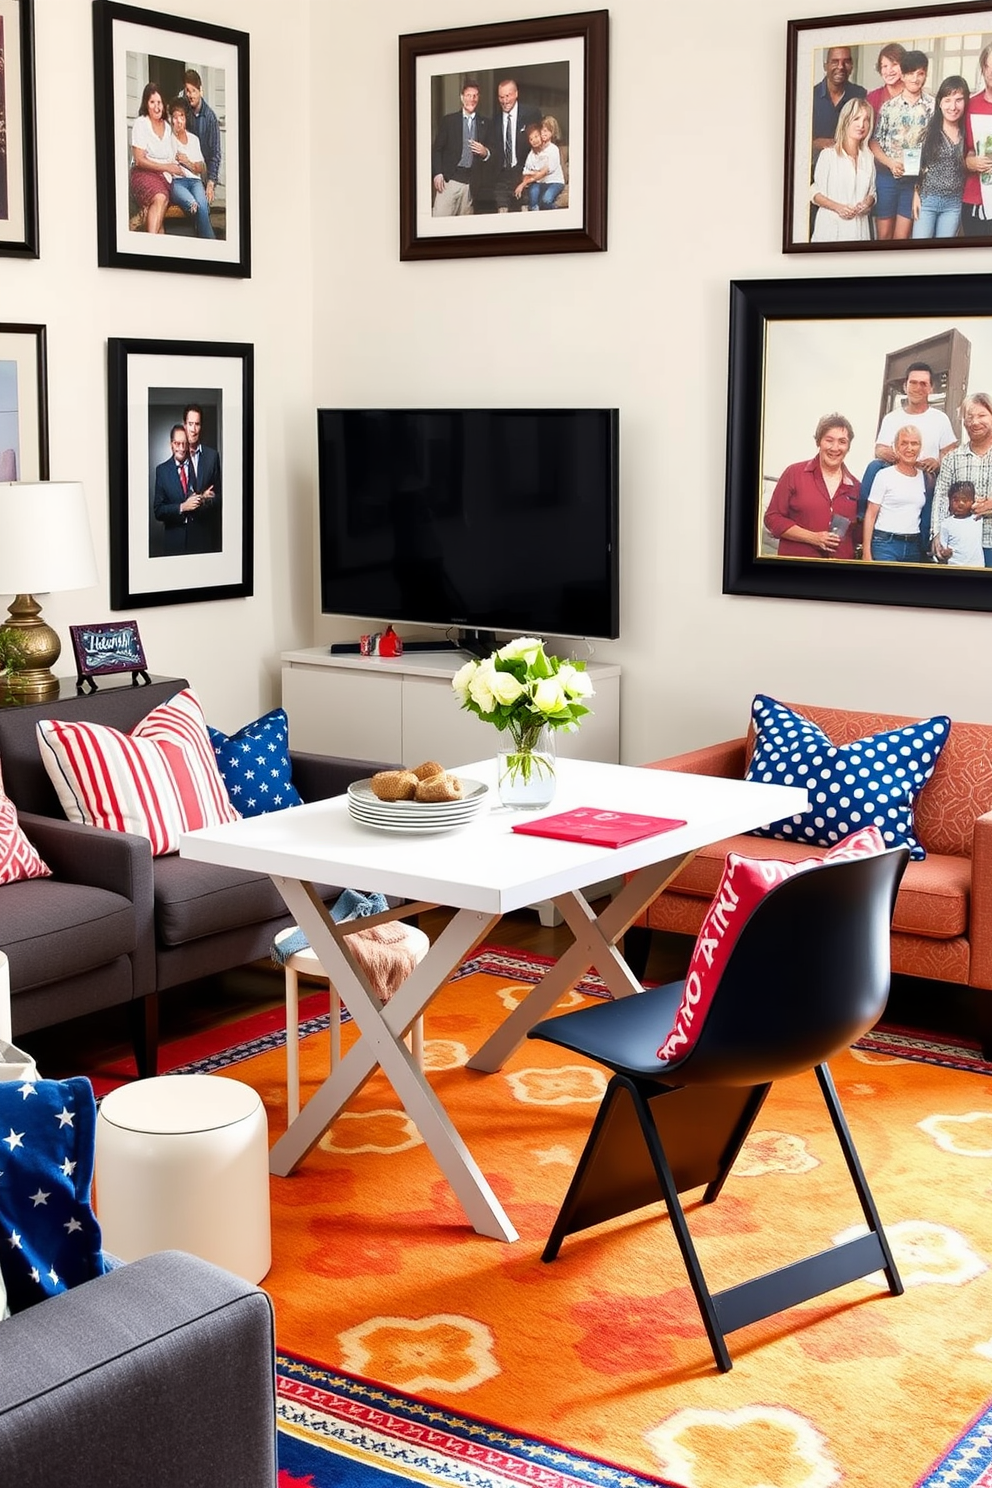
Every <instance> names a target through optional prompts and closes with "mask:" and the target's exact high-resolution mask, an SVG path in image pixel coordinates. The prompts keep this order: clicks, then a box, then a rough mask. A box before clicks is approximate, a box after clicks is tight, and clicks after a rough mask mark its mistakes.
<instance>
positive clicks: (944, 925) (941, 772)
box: [641, 703, 992, 990]
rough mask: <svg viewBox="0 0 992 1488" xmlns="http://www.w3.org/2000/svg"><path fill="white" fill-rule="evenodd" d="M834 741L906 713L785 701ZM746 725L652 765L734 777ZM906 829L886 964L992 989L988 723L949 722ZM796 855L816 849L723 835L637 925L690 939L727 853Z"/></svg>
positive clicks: (743, 763) (743, 757)
mask: <svg viewBox="0 0 992 1488" xmlns="http://www.w3.org/2000/svg"><path fill="white" fill-rule="evenodd" d="M787 706H788V707H790V708H793V709H794V710H795V711H796V712H797V713H801V714H803V715H804V716H805V717H806V718H809V719H812V721H813V722H814V723H816V724H818V725H819V727H820V728H821V729H822V730H823V732H824V733H825V734H826V735H827V737H828V738H829V739H830V740H831V742H832V743H834V744H851V743H853V742H854V740H855V739H861V738H864V737H865V736H866V735H868V734H877V733H880V732H882V731H883V730H885V729H892V728H902V727H903V726H904V725H905V724H907V723H915V722H917V721H918V720H917V719H914V718H903V717H897V716H895V715H894V714H889V713H860V712H852V711H848V710H846V709H842V708H819V707H809V706H807V705H806V704H804V703H789V704H787ZM752 744H753V730H751V729H749V730H748V733H747V735H746V736H744V737H741V738H740V739H730V740H728V741H727V742H726V743H723V744H711V745H709V746H708V747H706V748H703V749H694V750H691V751H690V752H689V753H688V754H678V755H675V756H674V757H673V758H671V759H663V760H656V761H654V762H653V764H652V765H651V766H650V768H651V769H655V770H677V771H681V772H684V773H687V774H694V775H722V776H726V777H729V778H736V779H738V780H740V779H743V777H744V772H745V770H746V769H747V764H748V761H749V760H750V757H751V749H752ZM914 820H915V825H916V834H917V836H918V837H919V840H920V841H921V842H922V844H923V846H924V847H925V848H926V850H927V856H926V857H925V858H924V859H922V860H921V861H919V862H911V863H910V864H909V866H908V868H907V869H906V875H905V877H904V879H903V881H902V887H901V888H900V890H899V897H898V899H897V901H896V909H895V915H894V918H893V925H892V970H893V971H894V972H901V973H904V974H906V975H909V976H915V977H929V978H932V979H934V980H937V981H942V982H958V983H961V984H963V985H964V986H970V987H981V988H986V989H989V990H992V724H980V723H956V722H953V721H952V723H951V731H950V734H949V736H948V739H947V742H946V744H945V745H944V748H943V750H942V752H941V755H940V758H939V760H938V761H937V767H936V769H935V770H934V772H933V775H932V777H931V778H930V780H929V781H928V782H927V784H926V785H925V786H924V787H923V790H922V791H921V792H920V794H919V796H918V797H917V799H916V806H915V810H914ZM731 851H733V852H740V853H745V854H747V856H748V857H752V858H756V857H757V858H787V859H790V860H794V859H796V858H802V857H810V856H812V855H813V854H819V852H820V849H817V848H811V847H806V846H803V845H801V844H799V843H791V842H776V841H774V840H773V839H771V838H766V837H751V836H742V837H730V838H727V839H726V840H725V841H723V842H717V843H715V844H714V845H713V846H712V847H705V848H702V849H701V850H700V851H699V852H698V853H697V854H696V856H695V858H694V859H693V860H692V862H691V863H689V864H688V865H687V866H686V867H685V868H684V869H683V870H682V872H681V873H680V874H679V875H678V877H677V878H675V879H673V880H672V882H671V884H669V886H668V888H666V889H665V890H663V892H662V893H660V894H659V895H658V897H657V898H656V899H655V900H654V902H653V903H652V904H651V905H649V907H648V910H647V913H646V915H645V917H644V918H643V919H642V921H641V924H643V925H647V926H648V927H649V928H650V929H652V930H673V931H680V932H682V933H683V934H687V935H695V934H696V933H697V932H698V930H699V927H700V925H701V924H702V921H703V917H704V915H705V913H706V910H707V908H708V906H709V903H710V900H711V899H712V898H713V895H714V894H715V893H716V889H717V885H718V883H719V880H720V873H721V870H722V867H723V862H724V858H725V857H726V854H727V853H728V852H731Z"/></svg>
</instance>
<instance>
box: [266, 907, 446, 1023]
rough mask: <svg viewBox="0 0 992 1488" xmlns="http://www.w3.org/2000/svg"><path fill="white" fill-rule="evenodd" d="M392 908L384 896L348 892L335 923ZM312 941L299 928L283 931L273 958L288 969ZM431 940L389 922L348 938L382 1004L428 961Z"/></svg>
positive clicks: (333, 910) (420, 932)
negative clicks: (415, 968) (296, 956)
mask: <svg viewBox="0 0 992 1488" xmlns="http://www.w3.org/2000/svg"><path fill="white" fill-rule="evenodd" d="M388 908H389V905H388V904H387V903H386V900H385V899H384V898H383V896H382V895H381V894H359V893H358V892H357V890H355V889H345V891H344V893H343V894H342V895H341V897H340V898H339V899H338V900H337V902H336V903H335V904H334V905H333V906H332V908H331V919H332V920H333V921H334V922H335V924H342V923H343V922H344V921H345V920H351V919H364V918H367V917H368V916H369V915H375V914H383V913H384V912H385V911H386V910H387V909H388ZM309 945H310V942H309V941H308V940H307V938H306V936H305V935H304V933H303V931H302V930H301V929H300V927H299V926H298V925H292V926H290V928H289V929H288V930H280V932H279V934H278V935H277V936H276V938H275V940H274V941H273V942H272V959H273V961H274V962H275V963H276V965H277V966H285V964H286V962H287V961H288V960H289V958H290V956H293V955H295V954H296V953H297V952H298V951H303V950H307V949H309ZM429 947H430V941H429V940H428V938H427V936H426V935H425V934H424V932H423V930H418V929H417V928H416V926H415V925H404V924H403V923H402V921H400V920H386V921H385V923H384V924H382V925H371V926H369V928H368V929H366V930H354V931H353V932H352V933H351V934H350V935H349V936H348V949H349V951H350V952H351V954H352V955H353V956H354V958H355V960H356V961H357V962H358V964H359V966H360V967H361V968H362V971H363V972H364V973H365V975H366V977H367V978H368V980H369V982H370V983H371V985H372V988H373V990H374V991H375V992H376V994H377V996H378V997H379V1000H380V1001H381V1002H388V1001H389V999H390V998H391V997H392V995H393V993H394V992H396V991H398V990H399V988H400V987H401V986H402V985H403V983H404V982H405V981H406V979H407V977H408V976H409V975H410V973H411V971H412V970H413V968H414V967H415V966H416V965H417V964H418V963H419V962H420V961H422V960H423V959H424V956H425V955H426V954H427V951H428V949H429Z"/></svg>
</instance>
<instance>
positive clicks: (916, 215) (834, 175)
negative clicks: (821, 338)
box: [782, 3, 992, 253]
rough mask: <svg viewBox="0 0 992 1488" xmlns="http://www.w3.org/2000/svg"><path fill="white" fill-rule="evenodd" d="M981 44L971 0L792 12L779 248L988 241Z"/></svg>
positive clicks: (991, 85)
mask: <svg viewBox="0 0 992 1488" xmlns="http://www.w3.org/2000/svg"><path fill="white" fill-rule="evenodd" d="M990 45H992V9H990V8H989V6H988V5H982V4H975V3H965V4H953V5H924V6H921V7H918V8H915V9H911V10H879V11H865V12H861V13H858V14H852V15H846V16H823V17H811V18H809V19H806V20H800V21H790V22H789V24H788V40H787V61H786V119H785V193H784V223H783V242H782V247H783V251H784V252H785V253H818V252H832V251H842V252H843V251H851V250H852V249H853V250H861V251H866V250H867V251H870V252H875V251H879V250H885V249H900V250H909V251H914V250H917V249H926V248H967V247H971V248H974V247H979V246H983V247H986V248H988V247H992V65H990V63H989V59H990V58H992V53H989V55H988V56H986V49H987V48H988V47H990ZM983 60H984V61H985V64H986V65H985V66H984V67H983ZM866 106H867V107H866ZM986 117H987V121H988V124H987V130H986V129H983V127H982V119H983V118H986ZM928 126H929V131H928ZM975 129H977V130H979V132H980V136H981V137H980V138H977V137H976V136H975V135H974V130H975ZM858 131H861V133H860V134H859V133H858ZM986 134H987V135H988V139H989V153H988V155H986V154H985V148H986ZM973 147H974V149H975V150H978V149H980V150H981V152H982V154H981V158H982V159H983V160H984V159H988V161H989V169H988V170H987V171H985V172H980V171H979V170H977V169H972V168H970V167H968V166H967V164H966V158H967V156H968V153H969V152H970V151H972V149H973ZM978 158H979V156H978V154H976V153H972V154H971V159H972V161H973V162H977V160H978ZM982 175H986V176H987V177H988V180H987V181H986V182H985V186H984V191H983V187H982V182H981V178H982ZM914 194H915V197H916V200H915V202H914ZM814 197H815V200H814ZM956 198H963V208H962V210H961V212H960V216H959V215H958V212H957V211H956V209H955V207H956ZM983 200H984V202H985V203H986V204H987V205H983ZM986 218H987V222H988V226H987V229H986Z"/></svg>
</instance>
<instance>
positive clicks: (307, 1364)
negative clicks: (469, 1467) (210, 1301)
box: [276, 1348, 679, 1488]
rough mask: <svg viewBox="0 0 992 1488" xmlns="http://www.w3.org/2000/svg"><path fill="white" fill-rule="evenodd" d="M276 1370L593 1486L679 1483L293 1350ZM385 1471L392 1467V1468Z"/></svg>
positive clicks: (282, 1354)
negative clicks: (408, 1392) (336, 1366)
mask: <svg viewBox="0 0 992 1488" xmlns="http://www.w3.org/2000/svg"><path fill="white" fill-rule="evenodd" d="M284 1366H287V1367H284ZM276 1370H277V1373H281V1374H283V1375H284V1376H285V1377H286V1378H287V1379H288V1378H293V1377H298V1376H301V1375H306V1376H309V1377H311V1378H312V1379H313V1383H314V1384H316V1385H317V1387H318V1388H324V1389H327V1390H328V1391H337V1392H338V1393H339V1394H346V1395H351V1396H353V1397H354V1398H356V1399H358V1400H360V1401H361V1403H362V1404H364V1405H368V1406H370V1407H374V1406H384V1407H385V1408H386V1409H388V1410H389V1412H390V1413H391V1414H392V1415H395V1416H397V1417H399V1418H400V1419H401V1420H405V1421H409V1422H411V1423H414V1424H416V1423H419V1422H421V1421H424V1420H429V1421H430V1423H431V1424H432V1425H434V1426H440V1427H442V1428H443V1430H444V1431H445V1432H447V1434H448V1435H449V1436H451V1437H453V1438H455V1439H456V1440H458V1441H463V1442H466V1443H472V1442H478V1441H480V1440H485V1441H487V1442H488V1443H489V1444H490V1445H492V1446H493V1447H496V1448H499V1449H501V1450H503V1451H505V1452H506V1453H507V1454H508V1455H511V1456H512V1455H517V1456H520V1457H521V1458H523V1459H524V1460H526V1461H529V1462H531V1463H533V1464H536V1465H538V1466H540V1467H543V1468H546V1469H548V1470H549V1471H551V1472H558V1473H562V1474H563V1475H565V1476H567V1477H570V1478H574V1479H576V1480H578V1481H580V1482H585V1483H588V1484H590V1485H592V1484H599V1485H613V1488H638V1485H639V1484H645V1485H649V1488H679V1485H678V1484H675V1483H673V1482H672V1480H671V1479H670V1478H662V1477H657V1476H655V1475H653V1474H651V1473H645V1472H641V1471H639V1470H637V1469H634V1468H629V1467H621V1466H619V1465H618V1464H617V1463H612V1462H607V1461H606V1459H605V1458H602V1457H594V1456H591V1455H590V1454H589V1453H588V1452H577V1451H575V1450H574V1449H573V1448H571V1447H566V1446H564V1445H563V1444H562V1443H561V1442H555V1441H551V1440H548V1439H546V1438H544V1437H538V1436H531V1435H528V1434H527V1433H526V1432H522V1431H516V1430H514V1429H512V1428H510V1427H506V1426H500V1425H498V1424H497V1423H496V1422H495V1421H490V1420H488V1419H487V1418H486V1417H485V1416H477V1415H474V1414H472V1413H471V1412H470V1411H464V1412H459V1413H458V1414H455V1413H454V1412H453V1411H451V1410H450V1408H449V1407H447V1406H443V1405H439V1404H437V1402H435V1401H430V1400H425V1399H422V1398H421V1397H419V1396H417V1395H407V1394H406V1393H405V1392H403V1391H401V1390H396V1389H395V1388H393V1387H392V1386H390V1385H383V1384H381V1383H378V1382H377V1381H375V1380H370V1379H366V1378H365V1377H363V1376H362V1375H358V1374H350V1373H349V1372H348V1371H346V1370H343V1369H331V1368H330V1367H329V1366H328V1365H326V1364H320V1363H318V1362H317V1360H315V1359H310V1358H308V1357H307V1356H306V1355H305V1354H294V1353H291V1352H290V1351H289V1350H288V1349H281V1348H277V1349H276ZM322 1381H323V1382H324V1383H323V1384H322V1383H321V1382H322ZM383 1470H385V1471H388V1468H386V1469H383Z"/></svg>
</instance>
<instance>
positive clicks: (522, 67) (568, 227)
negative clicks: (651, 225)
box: [399, 10, 609, 259]
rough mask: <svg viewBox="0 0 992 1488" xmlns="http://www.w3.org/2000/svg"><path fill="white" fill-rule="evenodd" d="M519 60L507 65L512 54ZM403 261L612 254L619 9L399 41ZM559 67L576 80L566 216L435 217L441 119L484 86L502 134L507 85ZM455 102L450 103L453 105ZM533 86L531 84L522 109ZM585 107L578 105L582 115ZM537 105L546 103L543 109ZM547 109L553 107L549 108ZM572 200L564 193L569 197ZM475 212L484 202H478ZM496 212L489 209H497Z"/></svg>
mask: <svg viewBox="0 0 992 1488" xmlns="http://www.w3.org/2000/svg"><path fill="white" fill-rule="evenodd" d="M507 48H512V49H513V53H512V54H511V56H510V58H509V59H508V58H507V54H506V49H507ZM399 63H400V78H399V95H400V96H399V101H400V258H401V259H424V258H480V257H493V256H497V255H506V254H520V253H590V252H593V253H595V252H603V251H604V250H605V248H606V180H607V149H606V144H607V126H608V88H609V11H606V10H595V11H586V12H580V13H576V14H575V15H561V16H548V17H543V18H540V19H537V20H522V21H507V22H497V23H494V24H491V25H483V26H461V27H458V28H457V29H455V30H447V31H424V32H421V33H419V34H417V35H409V36H401V37H400V39H399ZM548 65H550V66H552V67H554V66H559V67H561V68H562V69H565V68H566V66H567V69H568V70H567V72H565V74H564V75H565V76H567V78H568V86H567V89H566V90H565V103H564V109H567V110H568V119H569V127H568V131H567V133H568V140H567V141H566V140H564V138H563V143H565V144H567V146H568V149H569V159H568V171H569V173H568V178H567V180H568V186H567V191H568V196H567V197H566V198H564V199H565V200H566V201H567V206H566V207H565V209H564V211H562V210H560V209H559V210H557V211H554V212H537V213H534V212H529V213H527V214H526V216H525V214H524V213H522V212H517V211H510V212H506V213H500V212H496V210H495V208H494V209H493V211H492V213H489V212H487V214H486V216H485V220H483V218H482V216H481V214H475V213H473V215H471V216H463V217H449V218H436V217H434V216H433V214H432V197H433V192H432V169H431V150H432V144H433V140H434V135H435V131H436V129H437V127H438V125H439V123H440V118H441V116H442V115H443V114H444V113H446V112H450V111H451V108H452V107H453V108H456V109H457V108H458V107H459V101H458V93H459V91H460V87H461V83H462V82H463V81H464V80H465V79H467V78H468V77H469V76H471V77H473V78H474V77H478V78H479V80H480V85H484V88H483V96H481V97H480V101H479V116H480V118H482V119H483V120H484V121H488V122H489V123H490V124H493V123H494V122H495V126H496V127H497V128H498V120H499V117H500V112H499V104H498V102H497V101H496V88H497V85H498V82H499V80H500V78H503V77H507V76H516V75H518V74H519V75H521V82H522V84H523V78H524V77H526V76H527V75H528V73H531V74H532V75H533V76H534V78H535V82H534V84H533V85H532V86H533V88H534V90H535V91H536V90H537V88H538V83H537V81H536V79H537V77H538V76H539V72H538V69H540V68H541V67H542V66H544V67H547V66H548ZM442 99H445V100H446V102H443V101H442ZM526 101H527V100H526V99H525V97H524V87H523V85H522V86H521V102H522V103H525V102H526ZM575 104H578V107H575ZM535 107H536V104H535ZM541 108H542V109H543V110H544V111H545V112H550V110H548V109H547V104H546V100H543V101H541ZM563 195H564V194H563ZM473 205H474V204H473ZM487 206H488V203H487Z"/></svg>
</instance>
